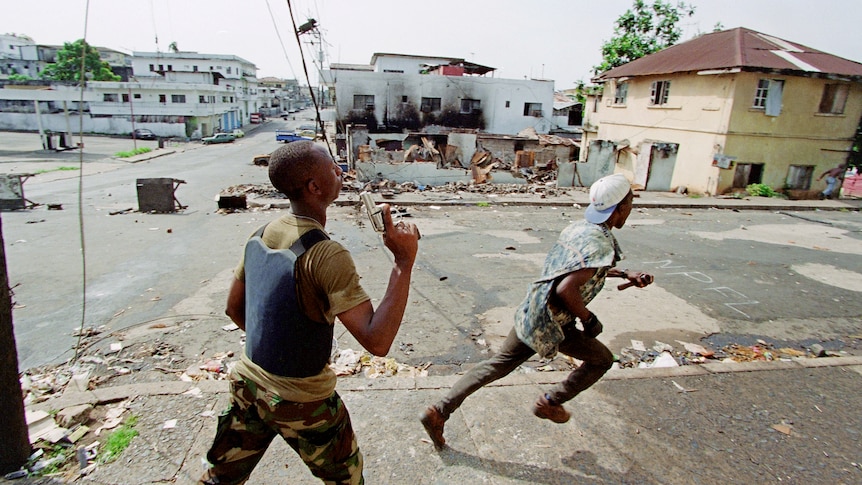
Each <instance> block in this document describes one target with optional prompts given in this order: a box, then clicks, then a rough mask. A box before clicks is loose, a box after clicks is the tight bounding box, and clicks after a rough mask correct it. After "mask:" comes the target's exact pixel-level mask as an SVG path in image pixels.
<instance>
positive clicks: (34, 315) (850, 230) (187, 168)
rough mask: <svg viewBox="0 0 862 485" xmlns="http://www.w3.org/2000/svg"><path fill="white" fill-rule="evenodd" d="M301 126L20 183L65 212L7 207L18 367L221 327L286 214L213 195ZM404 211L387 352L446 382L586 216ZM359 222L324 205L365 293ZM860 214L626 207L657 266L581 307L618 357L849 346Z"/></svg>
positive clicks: (251, 178)
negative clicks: (650, 280)
mask: <svg viewBox="0 0 862 485" xmlns="http://www.w3.org/2000/svg"><path fill="white" fill-rule="evenodd" d="M300 122H301V121H299V120H298V121H296V122H293V121H290V122H287V123H285V122H283V121H281V120H274V121H271V122H269V123H265V124H263V125H261V126H259V127H257V128H255V130H254V131H249V133H248V135H247V136H246V137H245V138H243V139H241V140H238V141H237V142H235V143H232V144H225V145H212V146H206V147H204V146H200V145H199V144H191V145H188V146H186V147H179V150H178V151H177V153H174V154H171V155H167V156H164V157H159V158H155V159H152V160H149V161H146V162H140V163H135V164H129V163H126V162H122V161H116V160H106V159H104V158H101V159H98V158H97V157H93V158H92V159H91V160H89V161H87V162H85V165H86V164H94V165H95V164H100V167H101V169H100V170H99V171H98V173H93V174H90V175H87V176H85V177H83V192H82V195H81V200H82V204H81V205H80V206H79V204H78V184H79V180H78V178H77V174H76V173H75V172H74V171H70V172H59V171H54V172H49V173H46V174H42V175H37V176H35V177H33V178H32V179H30V180H29V181H28V182H27V183H26V194H27V197H28V198H29V199H31V200H33V201H36V202H40V203H43V204H47V203H52V204H62V206H63V210H48V209H47V208H46V207H45V206H39V207H37V208H34V209H28V210H23V211H15V212H6V213H3V214H2V222H3V236H4V239H5V243H6V255H7V266H8V273H9V279H10V282H11V285H12V286H13V291H14V302H15V305H16V306H15V310H14V321H15V329H16V339H17V346H18V352H19V361H20V367H21V368H22V369H26V368H30V367H35V366H40V365H44V364H49V363H57V362H59V361H63V360H66V359H68V358H70V357H71V356H72V355H73V350H71V349H72V348H73V346H74V345H75V344H76V342H77V338H76V337H75V336H74V335H73V331H74V330H75V329H77V328H79V327H81V325H82V314H84V315H85V318H84V321H83V324H84V326H85V327H99V326H102V325H104V326H106V329H107V330H110V331H115V332H127V331H133V329H135V328H143V327H147V326H152V325H155V324H164V323H165V322H169V323H171V324H179V325H182V324H183V322H189V321H194V320H196V319H201V318H206V319H210V320H212V321H213V323H212V324H211V325H220V324H221V323H219V322H223V323H224V324H227V323H228V321H227V319H226V318H225V317H224V316H223V313H222V310H223V305H224V298H225V295H226V291H227V287H228V283H229V281H230V278H231V269H232V268H233V266H234V265H235V264H236V261H237V259H238V257H239V255H240V251H241V248H242V245H243V243H244V241H245V239H246V237H247V236H248V235H249V234H250V233H251V232H253V230H254V229H256V228H257V227H258V226H259V225H260V224H263V223H264V222H267V221H269V220H272V219H274V218H276V217H278V215H279V211H278V210H248V211H241V212H236V213H231V214H221V213H217V211H216V208H217V205H216V201H215V197H216V195H217V194H218V193H219V192H220V191H222V190H223V189H224V188H226V187H229V186H233V185H237V184H246V183H248V184H259V183H263V182H265V181H266V170H265V169H264V168H262V167H257V166H254V165H252V164H251V159H252V157H253V156H254V155H256V154H259V153H268V152H270V151H272V150H273V149H275V148H277V147H278V146H279V144H278V143H277V142H275V139H274V133H273V132H274V130H275V128H277V127H282V126H285V125H286V124H288V123H295V124H298V123H300ZM97 142H99V143H104V144H105V148H104V149H105V150H106V151H107V150H109V149H110V146H112V145H110V144H111V143H114V144H117V146H124V145H127V144H128V143H130V142H129V141H128V140H117V139H113V140H101V139H99V140H97ZM93 143H96V142H93ZM87 144H88V145H91V142H90V141H87ZM120 149H122V148H118V149H117V151H119V150H120ZM108 153H110V152H109V151H108ZM4 156H5V158H3V157H4ZM71 156H77V155H76V154H73V153H69V154H61V155H59V156H55V155H52V156H51V157H52V160H50V161H47V160H43V161H42V162H41V163H44V164H45V166H46V167H56V166H59V165H58V164H60V165H69V164H71V163H73V162H74V158H71ZM59 157H68V159H61V160H59V161H58V158H59ZM22 158H23V157H22ZM0 163H3V164H4V165H9V164H11V163H12V161H10V158H9V155H8V152H3V153H0ZM30 163H31V166H32V163H40V162H39V160H36V159H35V158H31V159H30ZM86 172H87V171H86V170H85V173H86ZM154 177H169V178H175V179H180V180H184V181H185V182H186V183H185V184H182V185H180V187H179V188H178V189H177V192H176V195H177V198H178V199H179V201H180V202H181V203H182V204H183V205H187V206H188V207H187V208H186V209H184V210H182V211H179V212H177V213H175V214H145V213H140V212H137V208H138V204H137V198H136V184H135V181H136V180H137V179H138V178H154ZM79 207H82V208H83V216H82V217H81V218H79V213H78V208H79ZM128 209H131V210H128ZM112 214H113V215H112ZM409 215H410V216H411V217H412V220H413V222H415V223H416V224H417V225H419V227H420V229H421V231H422V234H423V238H422V242H421V244H420V253H419V256H418V258H417V267H416V271H415V272H414V282H413V286H412V290H411V298H410V304H409V306H408V310H407V314H406V316H405V321H404V324H403V326H402V329H401V331H400V332H399V335H398V338H397V340H396V345H395V346H394V347H393V353H392V355H393V356H394V357H395V358H396V359H397V360H398V361H401V362H405V363H408V364H412V365H424V364H427V363H431V364H432V367H431V368H430V369H429V370H433V372H434V373H437V374H445V373H448V372H452V371H457V370H459V369H460V368H461V365H462V364H465V363H468V364H469V363H471V362H476V361H478V360H481V359H483V358H484V357H485V356H486V355H487V353H488V352H490V351H491V350H493V347H494V345H496V343H498V342H499V341H500V340H501V339H502V337H503V336H505V335H506V334H507V333H508V330H509V328H510V327H511V315H512V312H513V311H514V308H515V307H516V306H517V305H518V304H519V303H520V301H521V299H522V298H523V296H524V292H525V291H526V288H527V285H528V283H529V282H530V280H531V279H532V278H534V277H535V276H536V275H538V274H539V273H540V271H541V264H542V260H543V258H544V255H545V253H546V252H547V250H548V249H549V248H550V247H551V245H552V244H553V242H554V240H555V239H556V237H557V234H558V233H559V231H560V230H561V229H562V228H563V227H564V226H565V225H566V224H568V223H569V222H570V221H572V220H578V219H580V218H581V217H582V210H581V209H575V208H571V209H567V208H560V207H541V206H539V207H534V206H529V207H528V206H512V205H509V206H506V207H503V206H491V207H476V206H466V205H465V206H451V207H433V206H415V207H410V208H409ZM363 217H364V216H362V215H361V214H359V213H358V211H357V210H356V208H354V207H352V206H342V207H333V208H331V210H330V218H329V221H328V223H327V229H328V230H329V231H330V232H331V234H332V235H333V237H334V238H335V239H337V240H339V241H340V242H342V244H344V245H345V246H346V247H348V249H350V250H351V252H352V253H353V255H354V258H355V260H356V263H357V267H358V269H359V272H360V274H361V275H362V276H363V279H362V282H363V285H364V286H365V287H366V289H367V291H368V292H369V294H370V295H372V298H374V300H375V303H376V301H377V300H379V298H380V297H381V296H382V295H383V292H384V289H385V284H386V281H387V278H388V272H389V269H390V268H391V255H390V254H389V253H388V252H387V251H386V250H385V249H384V248H383V246H382V242H381V241H380V238H379V236H377V235H376V234H375V233H374V232H373V231H371V229H370V228H368V227H367V225H365V224H364V218H363ZM859 217H860V216H859V213H858V212H837V211H836V212H829V213H825V212H815V213H811V212H806V213H805V214H792V213H787V214H785V213H774V212H765V211H743V212H734V211H730V210H712V209H704V210H683V209H671V210H662V209H650V210H638V211H635V212H634V213H633V214H632V216H631V218H630V219H629V223H628V225H627V227H625V228H623V229H622V230H619V231H617V232H616V233H615V234H617V237H618V238H619V240H620V243H621V245H622V247H623V250H624V251H625V252H626V255H627V259H626V260H625V261H624V262H623V267H627V268H631V269H641V270H644V271H649V272H652V273H653V274H655V275H656V284H655V285H653V286H651V287H649V288H646V289H642V290H640V289H630V290H626V291H622V292H620V291H616V290H615V289H614V288H610V286H611V285H609V288H608V289H607V290H606V291H604V292H603V293H602V294H601V295H600V296H599V297H598V298H597V300H596V301H595V302H594V303H593V305H592V306H591V307H592V308H593V310H594V311H595V312H596V313H597V314H598V315H600V316H601V318H602V320H603V322H604V323H605V329H606V330H605V333H604V335H603V337H602V338H603V340H604V341H605V342H607V343H608V344H609V345H610V346H611V349H612V350H613V351H614V352H619V351H620V349H622V348H623V347H626V346H629V345H630V344H631V340H632V339H636V340H641V341H644V342H646V343H647V344H650V345H651V344H652V342H653V341H662V342H668V343H671V344H674V343H675V341H676V340H680V341H688V342H695V341H697V340H699V339H703V338H707V337H709V338H710V339H713V341H714V342H715V343H720V342H721V341H722V339H723V338H724V339H727V340H728V341H730V340H735V341H739V342H741V343H747V342H749V341H755V340H756V339H758V338H760V339H767V340H775V341H780V342H790V343H791V345H799V344H800V343H811V342H826V343H827V344H828V345H831V346H832V347H833V348H836V349H838V348H845V349H849V350H851V351H852V350H854V349H853V348H852V346H853V345H855V344H856V343H857V342H858V339H853V338H850V337H851V336H853V335H859V334H860V333H862V324H860V323H859V322H860V318H859V317H860V315H862V301H860V299H859V293H860V291H862V283H860V274H862V258H859V257H858V256H859V252H860V248H862V245H860V244H859V242H860V241H859V239H860V230H862V221H860V218H859ZM81 219H82V220H83V226H81V225H80V224H79V223H80V220H81ZM81 227H83V232H82V231H81ZM81 234H83V241H82V237H81ZM82 249H83V251H82ZM82 254H83V255H84V256H85V261H86V262H85V263H84V261H83V260H82ZM85 268H86V282H87V283H86V295H87V298H86V308H85V309H83V308H82V306H83V305H84V300H83V298H82V291H83V288H84V285H83V284H82V282H83V281H84V272H85ZM336 335H337V336H338V339H339V346H340V347H342V348H357V349H358V346H357V344H356V342H355V341H353V339H352V337H351V336H350V335H349V334H347V333H346V332H345V331H344V329H343V328H342V327H339V328H337V329H336ZM189 341H190V342H192V341H193V338H192V337H189ZM190 345H191V343H190Z"/></svg>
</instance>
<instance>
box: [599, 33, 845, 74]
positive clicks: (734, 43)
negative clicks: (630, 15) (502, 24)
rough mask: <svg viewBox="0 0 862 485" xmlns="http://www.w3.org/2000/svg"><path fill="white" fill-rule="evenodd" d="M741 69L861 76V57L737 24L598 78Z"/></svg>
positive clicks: (637, 60)
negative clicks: (836, 53)
mask: <svg viewBox="0 0 862 485" xmlns="http://www.w3.org/2000/svg"><path fill="white" fill-rule="evenodd" d="M724 69H740V70H742V71H784V72H788V74H790V73H791V72H793V74H797V75H817V76H822V75H839V76H849V77H853V78H855V80H857V81H859V80H862V63H858V62H855V61H851V60H848V59H844V58H842V57H838V56H834V55H832V54H827V53H825V52H821V51H818V50H816V49H812V48H810V47H806V46H804V45H801V44H797V43H795V42H790V41H786V40H784V39H779V38H777V37H774V36H771V35H768V34H762V33H760V32H756V31H754V30H750V29H746V28H744V27H738V28H735V29H730V30H723V31H721V32H713V33H710V34H705V35H702V36H700V37H697V38H695V39H692V40H689V41H687V42H683V43H681V44H676V45H673V46H670V47H668V48H667V49H663V50H661V51H659V52H656V53H654V54H650V55H648V56H644V57H641V58H640V59H636V60H634V61H632V62H629V63H627V64H623V65H622V66H619V67H617V68H614V69H611V70H609V71H606V72H604V73H602V74H600V75H599V76H597V78H596V79H597V80H599V81H602V80H607V79H613V78H620V77H630V76H649V75H656V74H670V73H675V72H692V71H706V70H724Z"/></svg>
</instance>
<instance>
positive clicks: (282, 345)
mask: <svg viewBox="0 0 862 485" xmlns="http://www.w3.org/2000/svg"><path fill="white" fill-rule="evenodd" d="M265 227H266V226H264V227H262V228H260V229H259V230H258V231H257V232H256V233H255V234H254V235H253V236H252V237H251V239H249V240H248V242H247V243H246V245H245V333H246V343H245V353H246V355H247V356H248V358H249V359H251V361H252V362H254V363H255V364H257V365H259V366H260V367H261V368H263V369H264V370H266V371H267V372H270V373H272V374H276V375H279V376H284V377H309V376H313V375H316V374H318V373H320V371H321V370H322V369H323V366H324V365H326V363H327V362H328V361H329V355H330V351H331V348H332V331H333V326H332V325H329V324H328V323H326V322H315V321H313V320H311V319H310V318H308V317H307V316H306V315H305V314H304V313H303V312H302V311H301V310H300V305H299V300H298V295H297V292H296V260H297V259H299V257H300V256H302V254H303V253H305V251H307V250H308V249H311V247H312V246H314V245H315V244H317V243H318V242H320V241H323V240H324V239H329V237H328V236H327V235H326V233H324V232H323V231H321V230H320V229H312V230H311V231H308V232H306V233H305V234H303V235H302V237H300V238H299V240H298V241H297V242H296V243H294V244H293V246H291V247H290V249H281V250H276V249H270V248H269V247H267V245H266V244H264V242H263V240H262V239H261V236H262V235H263V230H264V228H265Z"/></svg>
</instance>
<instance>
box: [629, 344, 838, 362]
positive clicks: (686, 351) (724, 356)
mask: <svg viewBox="0 0 862 485" xmlns="http://www.w3.org/2000/svg"><path fill="white" fill-rule="evenodd" d="M677 343H678V344H680V345H682V347H683V349H682V350H679V349H676V348H674V346H672V345H670V344H666V343H663V342H659V341H656V342H655V344H654V345H653V346H652V347H650V348H646V347H645V346H644V345H643V342H640V341H638V340H632V346H631V347H624V348H623V349H622V350H621V351H620V355H619V356H618V363H619V366H620V367H622V368H649V367H676V366H681V365H694V364H703V363H707V362H756V361H763V362H769V361H775V360H790V359H793V358H795V357H809V358H815V357H825V356H827V355H832V354H829V353H828V352H825V351H820V350H819V349H818V348H817V347H819V346H817V345H814V346H812V348H809V349H807V351H803V350H797V349H792V348H788V347H782V348H775V347H774V346H773V345H772V344H769V343H768V342H765V341H763V340H759V341H758V343H757V345H750V346H745V345H739V344H728V345H725V346H724V347H722V348H721V349H719V350H712V349H708V348H705V347H703V346H701V345H698V344H692V343H688V342H683V341H680V340H677Z"/></svg>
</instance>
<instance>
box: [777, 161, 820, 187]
mask: <svg viewBox="0 0 862 485" xmlns="http://www.w3.org/2000/svg"><path fill="white" fill-rule="evenodd" d="M813 175H814V165H791V166H790V168H788V170H787V180H786V181H785V182H784V185H785V187H787V188H788V189H798V190H808V189H810V188H811V178H812V176H813Z"/></svg>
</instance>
